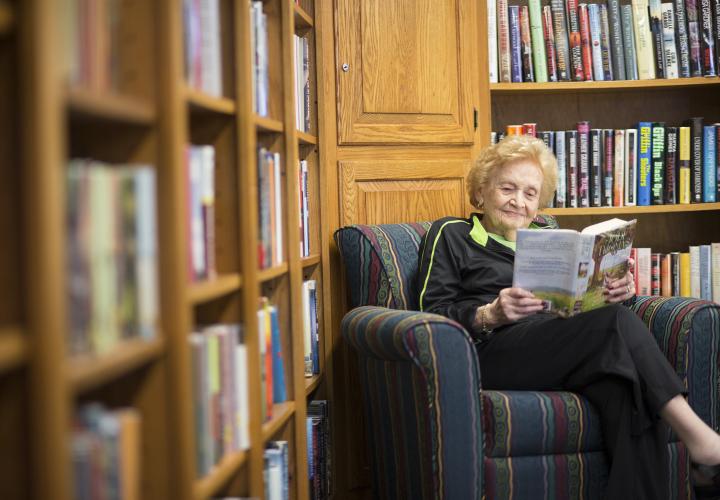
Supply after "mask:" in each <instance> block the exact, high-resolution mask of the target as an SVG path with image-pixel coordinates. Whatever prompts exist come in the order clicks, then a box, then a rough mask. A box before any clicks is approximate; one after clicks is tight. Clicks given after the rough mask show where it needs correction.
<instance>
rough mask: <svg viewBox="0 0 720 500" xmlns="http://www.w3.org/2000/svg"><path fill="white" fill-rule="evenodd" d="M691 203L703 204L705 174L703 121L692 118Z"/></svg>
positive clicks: (690, 122) (690, 125) (690, 121)
mask: <svg viewBox="0 0 720 500" xmlns="http://www.w3.org/2000/svg"><path fill="white" fill-rule="evenodd" d="M688 125H689V127H690V178H691V181H692V183H691V187H690V202H691V203H702V201H703V190H702V181H703V178H702V173H703V119H702V117H695V118H690V120H688Z"/></svg>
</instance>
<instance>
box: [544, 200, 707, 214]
mask: <svg viewBox="0 0 720 500" xmlns="http://www.w3.org/2000/svg"><path fill="white" fill-rule="evenodd" d="M712 210H720V203H692V204H690V205H651V206H648V207H592V208H546V209H545V210H543V211H542V212H543V213H546V214H550V215H559V216H561V215H618V214H657V213H680V212H707V211H712Z"/></svg>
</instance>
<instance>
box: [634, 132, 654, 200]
mask: <svg viewBox="0 0 720 500" xmlns="http://www.w3.org/2000/svg"><path fill="white" fill-rule="evenodd" d="M651 132H652V126H651V124H650V123H649V122H640V123H638V144H639V147H638V188H637V204H638V206H647V205H650V186H651V175H652V160H651V151H650V148H651V145H652V135H651Z"/></svg>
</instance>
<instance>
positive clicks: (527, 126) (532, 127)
mask: <svg viewBox="0 0 720 500" xmlns="http://www.w3.org/2000/svg"><path fill="white" fill-rule="evenodd" d="M521 133H522V135H529V136H532V137H537V123H523V124H522V132H521Z"/></svg>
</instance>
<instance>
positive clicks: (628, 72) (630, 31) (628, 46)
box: [620, 0, 682, 80]
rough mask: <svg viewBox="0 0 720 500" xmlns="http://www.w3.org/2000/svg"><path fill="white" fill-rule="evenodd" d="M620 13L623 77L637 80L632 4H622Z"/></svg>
mask: <svg viewBox="0 0 720 500" xmlns="http://www.w3.org/2000/svg"><path fill="white" fill-rule="evenodd" d="M680 1H682V0H680ZM620 14H621V21H622V37H623V48H624V49H625V52H624V56H625V78H626V79H628V80H637V79H638V78H639V75H638V65H637V51H636V50H635V29H634V27H633V25H634V22H633V8H632V5H622V6H621V7H620Z"/></svg>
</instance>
